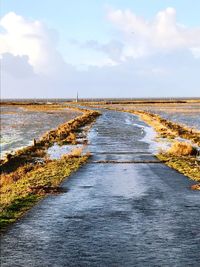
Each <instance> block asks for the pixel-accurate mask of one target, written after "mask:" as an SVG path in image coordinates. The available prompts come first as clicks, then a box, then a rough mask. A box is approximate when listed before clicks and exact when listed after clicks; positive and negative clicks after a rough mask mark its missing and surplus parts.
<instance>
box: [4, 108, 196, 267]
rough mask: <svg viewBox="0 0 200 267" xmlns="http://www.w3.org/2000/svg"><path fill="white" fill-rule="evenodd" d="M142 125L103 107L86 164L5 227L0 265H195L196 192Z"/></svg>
mask: <svg viewBox="0 0 200 267" xmlns="http://www.w3.org/2000/svg"><path fill="white" fill-rule="evenodd" d="M145 130H146V128H145V123H143V122H142V121H141V120H139V119H138V117H137V116H135V115H132V114H128V113H120V112H115V111H104V112H103V114H102V116H100V117H99V118H98V119H97V121H96V123H95V124H94V125H93V127H92V129H91V130H90V133H89V135H88V148H89V150H90V151H91V153H92V157H91V159H90V160H89V162H88V164H86V165H84V166H82V168H80V169H79V170H78V171H77V172H76V173H75V174H74V175H73V176H72V177H71V179H69V180H66V181H64V182H63V184H62V188H63V189H64V191H63V193H62V194H58V195H49V196H48V197H46V198H45V199H43V200H42V201H40V202H39V203H38V205H36V206H35V207H34V208H33V209H32V210H31V211H30V212H28V213H27V214H26V216H24V218H23V219H21V220H19V221H18V222H17V223H16V224H14V225H12V227H10V229H9V230H8V231H7V232H6V233H5V234H3V235H2V238H1V248H2V249H1V254H2V261H1V266H2V267H3V266H4V267H10V266H16V267H18V266H20V267H23V266H24V267H27V266H33V267H38V266H60V267H62V266H63V267H64V266H74V267H77V266H91V267H93V266H94V267H96V266H101V267H107V266H127V267H129V266H130V267H132V266H136V267H137V266H138V267H140V266H144V267H154V266H177V267H188V266H194V267H196V266H199V262H200V254H199V244H200V233H199V228H200V213H199V208H200V204H199V203H200V202H199V200H200V196H199V193H198V192H193V191H191V190H190V186H191V185H192V184H193V182H192V181H190V180H189V179H187V178H186V177H185V176H183V175H181V174H179V173H178V172H176V171H174V170H172V169H170V168H168V167H167V166H165V165H164V164H162V163H161V162H158V161H157V160H156V158H155V157H154V155H153V154H152V153H151V151H152V150H151V146H150V144H149V137H148V136H147V134H146V131H145ZM54 149H56V148H54ZM103 162H104V163H103Z"/></svg>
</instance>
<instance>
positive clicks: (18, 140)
mask: <svg viewBox="0 0 200 267" xmlns="http://www.w3.org/2000/svg"><path fill="white" fill-rule="evenodd" d="M78 114H79V113H77V112H73V111H71V110H69V109H68V110H67V109H66V111H58V112H51V111H48V112H39V111H27V110H24V109H23V108H21V107H16V106H1V146H0V150H1V157H3V156H4V155H5V154H6V153H8V152H9V153H10V152H11V151H14V150H16V149H19V148H21V147H24V146H27V145H30V144H32V142H33V139H34V138H39V137H40V136H41V135H42V134H44V133H45V132H46V131H49V130H51V129H54V128H56V127H57V126H58V125H59V124H61V123H64V122H66V121H68V120H70V119H73V118H75V117H76V116H77V115H78Z"/></svg>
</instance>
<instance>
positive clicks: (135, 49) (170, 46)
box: [108, 7, 200, 59]
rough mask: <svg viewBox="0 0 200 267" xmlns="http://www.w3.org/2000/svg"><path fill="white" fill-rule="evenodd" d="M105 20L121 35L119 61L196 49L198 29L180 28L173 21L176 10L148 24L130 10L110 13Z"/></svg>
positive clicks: (199, 44)
mask: <svg viewBox="0 0 200 267" xmlns="http://www.w3.org/2000/svg"><path fill="white" fill-rule="evenodd" d="M108 19H109V20H110V21H111V22H112V24H113V25H114V26H115V27H116V28H117V30H118V31H120V32H121V38H122V39H123V41H124V49H123V52H122V55H121V57H122V59H126V58H127V57H133V58H137V57H141V56H146V55H150V54H154V53H160V52H165V53H166V52H171V51H174V50H178V49H188V50H190V51H191V52H192V53H194V52H196V51H198V50H199V49H200V27H198V28H188V27H186V26H184V25H180V24H179V23H178V22H177V20H176V10H175V9H174V8H171V7H169V8H166V9H165V10H163V11H160V12H158V13H157V14H156V16H155V17H154V18H153V19H152V20H151V21H148V20H145V19H144V18H142V17H139V16H136V15H135V14H134V13H133V12H132V11H130V10H125V11H122V10H120V9H118V10H110V11H109V12H108ZM195 55H197V53H195Z"/></svg>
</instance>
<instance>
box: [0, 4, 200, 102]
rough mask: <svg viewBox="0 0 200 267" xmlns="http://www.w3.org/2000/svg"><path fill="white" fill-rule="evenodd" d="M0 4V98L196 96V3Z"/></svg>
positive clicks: (199, 59)
mask: <svg viewBox="0 0 200 267" xmlns="http://www.w3.org/2000/svg"><path fill="white" fill-rule="evenodd" d="M1 5H2V14H1V17H2V23H1V38H2V40H3V45H2V47H0V48H1V51H0V52H1V54H2V58H3V65H2V68H3V78H2V80H3V81H2V95H3V97H73V96H74V95H75V92H76V90H79V91H80V94H81V95H82V96H83V97H123V96H124V97H129V96H130V97H134V96H135V97H151V96H152V97H163V96H199V91H200V90H199V89H200V88H199V86H200V78H199V75H198V70H199V69H200V38H199V37H198V36H200V19H199V10H200V1H198V0H193V1H188V0H171V1H169V0H168V1H167V0H166V1H165V0H162V1H161V0H148V1H147V0H137V1H136V0H135V1H134V0H108V1H104V0H94V1H93V0H84V1H83V0H82V1H81V0H76V1H68V0H67V1H66V0H65V1H64V0H57V1H55V0H42V1H41V0H40V1H39V0H35V1H33V0H29V1H27V0H20V1H19V0H2V3H1ZM36 22H38V23H39V24H38V25H37V23H36ZM36 37H37V38H36ZM36 39H37V40H36ZM9 42H11V44H10V43H9ZM11 66H12V67H11ZM14 66H15V68H14ZM50 66H52V67H50ZM15 70H17V71H15ZM25 73H26V75H25V76H24V74H25ZM28 88H30V89H28ZM55 88H56V89H55Z"/></svg>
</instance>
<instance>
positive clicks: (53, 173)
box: [0, 150, 88, 229]
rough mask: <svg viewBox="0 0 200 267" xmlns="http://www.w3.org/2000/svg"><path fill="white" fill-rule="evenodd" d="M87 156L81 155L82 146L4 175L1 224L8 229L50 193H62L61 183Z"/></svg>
mask: <svg viewBox="0 0 200 267" xmlns="http://www.w3.org/2000/svg"><path fill="white" fill-rule="evenodd" d="M87 159H88V155H83V156H81V151H80V150H79V152H76V153H75V152H74V154H70V155H65V156H63V157H62V158H61V159H59V160H52V161H48V162H47V163H46V164H37V165H35V166H33V167H32V168H30V169H27V166H26V167H21V168H20V170H16V171H15V172H14V173H11V174H7V175H4V180H3V181H4V182H3V183H2V184H1V215H0V226H1V228H2V229H4V228H5V227H6V226H7V225H9V223H11V222H14V221H16V220H17V219H18V218H19V217H20V216H22V215H23V214H24V212H25V211H26V210H28V209H29V208H31V207H32V206H33V205H34V204H35V203H36V202H37V201H38V200H39V199H40V198H42V197H44V196H45V195H46V194H55V193H59V192H60V188H59V184H60V183H61V182H62V181H63V179H65V178H66V177H69V175H70V174H71V173H72V172H74V171H76V170H77V169H78V168H79V167H80V166H81V165H82V164H84V163H85V162H86V161H87ZM20 174H21V175H20ZM15 177H17V179H16V178H15ZM8 181H9V182H8Z"/></svg>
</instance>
